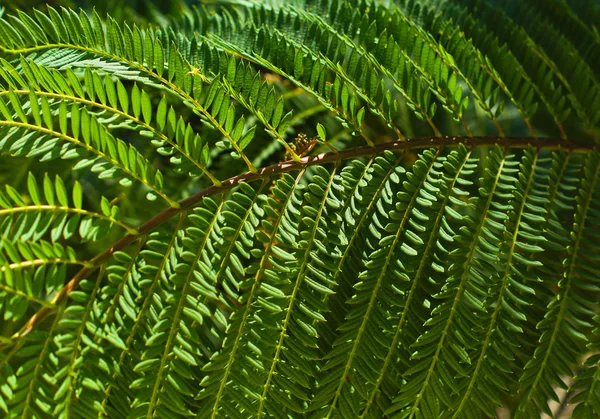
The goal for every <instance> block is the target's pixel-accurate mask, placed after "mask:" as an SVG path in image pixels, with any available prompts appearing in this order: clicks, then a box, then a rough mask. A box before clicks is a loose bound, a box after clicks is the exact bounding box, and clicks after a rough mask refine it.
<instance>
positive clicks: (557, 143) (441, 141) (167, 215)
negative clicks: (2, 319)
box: [12, 137, 596, 342]
mask: <svg viewBox="0 0 600 419" xmlns="http://www.w3.org/2000/svg"><path fill="white" fill-rule="evenodd" d="M459 144H463V145H465V146H467V147H481V146H494V145H500V146H503V147H511V148H524V147H528V146H530V145H531V146H534V147H538V148H543V149H547V150H548V149H549V150H552V149H559V148H562V149H565V150H569V151H571V152H573V153H588V152H590V151H591V150H592V149H594V148H595V147H596V145H592V144H590V145H584V144H582V145H576V144H574V143H572V142H570V143H565V141H564V140H560V139H557V138H533V137H509V138H498V137H442V138H439V137H429V138H419V139H414V140H406V141H396V142H390V143H383V144H377V145H376V146H374V147H371V146H363V147H357V148H352V149H348V150H344V151H339V152H337V153H333V152H328V153H323V154H319V155H316V156H307V157H303V158H301V159H300V160H299V161H286V162H282V163H278V164H274V165H272V166H267V167H265V168H263V169H260V170H258V171H257V172H256V173H251V172H247V173H244V174H241V175H238V176H234V177H232V178H229V179H227V180H225V181H223V182H222V183H221V185H220V186H210V187H208V188H206V189H204V190H202V191H200V192H198V193H196V194H194V195H192V196H190V197H188V198H186V199H184V200H182V201H180V202H179V207H177V208H175V207H170V208H167V209H166V210H164V211H162V212H161V213H159V214H157V215H155V216H154V217H152V218H150V219H149V220H148V221H146V222H145V223H144V224H142V225H141V226H140V227H139V228H138V229H137V232H138V234H137V235H134V234H127V235H125V236H124V237H123V238H121V239H120V240H119V241H118V242H116V243H114V244H113V245H112V246H111V247H110V248H108V249H106V250H105V251H104V252H102V253H100V254H99V255H97V256H96V257H95V258H93V259H92V260H91V261H90V264H89V265H88V266H85V267H83V268H82V269H81V270H80V271H79V272H77V274H76V275H75V276H74V277H73V278H72V279H71V280H70V281H69V282H68V283H67V285H65V286H64V287H63V288H62V289H61V290H60V291H59V292H58V293H57V294H56V296H55V297H54V299H53V300H52V303H53V304H54V305H55V306H59V305H60V304H61V303H62V302H63V301H65V299H66V298H67V297H68V295H69V294H70V293H71V292H72V291H73V290H75V289H76V288H77V286H78V285H79V283H80V282H81V281H82V280H83V279H84V278H86V277H87V276H88V275H89V274H90V273H92V272H93V271H94V270H95V269H96V268H98V267H99V266H100V265H101V264H103V263H104V262H106V261H107V260H108V259H110V257H111V256H112V255H113V254H114V253H115V252H117V251H119V250H122V249H124V248H125V247H127V246H128V245H129V244H131V243H132V242H133V241H134V240H136V239H137V238H138V237H140V236H142V235H144V234H146V233H148V232H150V231H151V230H152V229H154V228H156V227H157V226H159V225H161V224H162V223H164V222H166V221H167V220H169V219H171V218H172V217H174V216H175V215H177V214H179V213H181V212H182V211H186V210H187V209H189V208H191V207H193V206H195V205H198V204H199V203H200V202H201V201H202V199H204V198H205V197H209V196H213V195H217V194H219V193H221V192H225V191H228V190H229V189H231V188H233V187H235V186H237V185H239V184H240V183H241V182H253V181H256V180H260V179H264V178H268V177H271V176H274V175H277V174H280V173H286V172H291V171H294V170H299V169H302V168H305V167H307V166H313V165H317V164H326V163H334V162H338V161H340V160H346V159H351V158H357V157H364V156H369V155H373V154H378V153H381V152H383V151H386V150H389V151H404V150H409V149H421V148H429V147H440V146H457V145H459ZM51 312H52V309H51V308H49V307H44V308H42V309H40V310H39V311H38V312H37V313H36V314H34V315H33V316H32V317H31V318H30V319H29V320H28V321H27V323H26V324H25V325H24V326H23V328H22V329H21V330H20V331H19V332H17V333H15V334H14V335H13V336H12V340H13V342H14V341H15V340H17V339H19V338H22V337H23V336H25V335H27V334H28V333H29V332H31V331H32V330H33V329H34V328H35V326H36V325H37V324H39V323H40V322H41V321H42V320H43V319H44V318H46V317H47V316H48V315H49V314H50V313H51Z"/></svg>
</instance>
